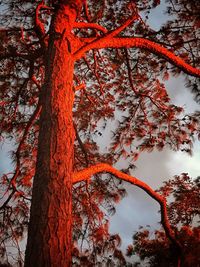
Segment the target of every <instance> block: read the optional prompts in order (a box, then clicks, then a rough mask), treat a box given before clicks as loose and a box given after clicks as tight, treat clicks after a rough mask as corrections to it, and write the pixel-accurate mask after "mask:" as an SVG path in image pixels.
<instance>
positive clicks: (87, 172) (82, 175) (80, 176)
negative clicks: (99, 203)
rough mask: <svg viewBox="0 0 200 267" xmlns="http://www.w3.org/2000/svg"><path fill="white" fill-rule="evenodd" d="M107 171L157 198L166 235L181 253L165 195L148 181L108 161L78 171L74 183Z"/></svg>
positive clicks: (74, 176)
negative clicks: (141, 179) (127, 172)
mask: <svg viewBox="0 0 200 267" xmlns="http://www.w3.org/2000/svg"><path fill="white" fill-rule="evenodd" d="M102 172H107V173H110V174H112V175H114V176H116V177H117V178H119V179H121V180H124V181H126V182H129V183H131V184H133V185H135V186H137V187H139V188H141V189H143V190H144V191H145V192H146V193H147V194H148V195H149V196H151V197H152V198H153V199H154V200H156V201H157V202H158V203H159V205H160V208H161V223H162V225H163V228H164V230H165V233H166V236H167V237H168V238H169V239H170V240H171V242H172V243H173V245H174V246H175V247H176V249H177V250H178V252H179V254H181V245H180V243H179V242H178V241H177V240H176V238H175V234H174V232H173V230H172V228H171V226H170V222H169V219H168V215H167V206H166V200H165V198H164V197H163V196H161V195H160V194H158V193H157V192H155V191H154V190H153V189H152V188H151V187H150V186H149V185H147V184H146V183H144V182H142V181H140V180H139V179H137V178H135V177H132V176H130V175H128V174H126V173H123V172H121V171H119V170H117V169H115V168H113V167H112V166H110V165H109V164H106V163H100V164H97V165H93V166H90V167H89V168H86V169H84V170H82V171H79V172H76V173H74V174H73V183H74V184H75V183H78V182H81V181H84V180H88V179H90V177H91V176H92V175H94V174H97V173H102Z"/></svg>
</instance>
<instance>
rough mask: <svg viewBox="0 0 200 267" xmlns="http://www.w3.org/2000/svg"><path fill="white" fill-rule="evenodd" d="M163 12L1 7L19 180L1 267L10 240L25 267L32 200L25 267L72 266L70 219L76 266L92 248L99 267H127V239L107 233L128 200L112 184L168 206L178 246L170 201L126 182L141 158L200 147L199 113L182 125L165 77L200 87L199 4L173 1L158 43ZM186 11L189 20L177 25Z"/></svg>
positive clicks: (79, 5)
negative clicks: (197, 141) (154, 19)
mask: <svg viewBox="0 0 200 267" xmlns="http://www.w3.org/2000/svg"><path fill="white" fill-rule="evenodd" d="M157 5H159V1H148V3H146V1H135V2H133V1H117V0H115V1H113V0H112V1H111V0H108V1H103V0H102V1H98V3H96V1H78V0H76V1H70V0H66V1H50V0H49V1H43V2H39V1H35V2H33V1H30V0H27V1H24V0H17V1H7V0H3V1H2V9H1V11H2V14H3V19H2V20H1V25H2V26H1V39H2V43H1V54H0V61H1V67H2V68H1V69H2V72H1V85H2V86H1V102H0V104H1V105H0V112H1V118H0V120H1V139H2V141H4V140H12V143H13V144H15V146H14V147H15V149H14V150H13V152H12V153H11V156H12V159H13V163H14V170H13V171H11V172H10V173H7V174H4V175H3V176H2V179H1V188H2V192H3V198H2V200H1V201H2V205H1V216H2V223H1V226H2V227H1V228H2V230H1V231H2V235H1V238H2V239H1V254H2V256H4V255H6V247H7V244H8V242H11V240H12V242H13V244H14V245H15V246H16V248H17V250H18V252H19V253H18V256H17V260H18V263H19V264H22V262H23V256H22V254H21V252H20V248H19V243H18V242H19V240H20V239H21V238H22V237H23V236H24V233H25V232H26V228H27V224H28V220H29V206H30V201H31V206H32V208H31V218H30V224H29V233H28V246H27V252H26V264H25V266H35V262H36V261H37V265H38V266H59V265H61V266H70V265H71V248H72V246H71V243H72V240H71V226H72V215H73V240H74V244H76V246H75V248H74V255H75V256H76V259H77V260H78V261H85V260H86V257H85V255H87V254H85V253H86V252H85V250H86V249H87V250H88V253H89V255H90V257H87V258H89V261H90V262H91V264H97V263H98V261H99V257H103V255H105V257H106V259H105V260H108V261H110V260H111V259H109V257H107V256H106V254H105V252H106V251H107V252H109V251H112V252H113V251H114V252H115V253H114V255H115V260H117V261H118V260H119V261H121V262H123V261H124V259H123V255H122V254H121V253H120V251H119V250H118V248H117V245H118V244H119V237H118V236H110V235H109V232H108V217H107V213H112V212H113V210H114V206H113V205H114V203H115V202H118V201H119V200H120V198H121V197H123V196H124V194H125V191H124V189H123V188H122V185H121V184H120V183H119V182H118V183H117V182H116V180H115V178H114V177H118V178H120V179H122V180H125V181H129V182H130V183H133V184H135V185H137V186H139V187H141V188H142V189H144V190H145V191H146V192H147V193H148V194H150V195H151V196H152V197H153V198H154V199H156V200H157V201H158V202H159V203H160V205H161V214H162V223H163V225H164V228H165V230H166V233H167V236H168V237H169V238H170V239H171V241H172V243H174V245H175V246H176V247H177V246H178V247H179V244H178V243H177V242H176V239H175V236H174V233H173V231H172V229H171V228H170V225H169V224H168V220H167V214H166V206H165V199H164V198H163V197H162V196H160V195H159V194H157V193H155V192H154V191H153V190H152V189H151V188H149V187H148V186H147V185H146V184H144V183H143V182H141V181H139V180H137V179H136V178H133V177H131V176H130V175H129V171H131V169H132V168H133V167H134V161H135V160H136V159H137V157H138V155H139V153H140V152H142V151H144V150H147V151H152V150H153V149H154V148H158V149H163V147H165V146H169V147H170V148H172V149H174V150H177V149H182V150H185V151H187V152H189V153H190V152H191V146H192V140H193V136H194V134H199V126H198V121H199V114H198V113H196V114H195V115H187V116H185V115H181V112H182V108H180V107H176V106H175V105H173V104H172V103H171V102H170V98H169V96H168V94H167V92H166V89H165V85H164V83H163V81H162V80H161V79H160V78H158V77H159V75H161V76H162V77H163V79H164V80H166V79H167V78H168V76H169V74H171V73H172V74H174V75H178V74H179V72H180V70H182V71H184V72H185V73H187V74H190V75H192V76H193V77H194V78H192V80H190V81H189V82H188V85H189V86H192V87H194V86H195V88H196V85H197V78H196V77H199V76H200V72H199V70H198V69H197V68H196V66H198V63H199V57H198V53H199V51H198V41H199V39H198V38H199V36H197V31H196V29H197V26H196V25H198V21H199V20H198V14H196V13H194V12H193V13H189V14H190V17H191V18H192V19H191V20H189V19H188V16H187V14H188V13H187V12H190V10H191V8H192V7H193V6H192V5H190V4H188V3H186V2H185V1H169V4H168V5H169V8H168V11H169V15H170V16H171V15H172V16H171V20H173V21H170V22H168V23H167V24H166V25H165V26H163V27H162V28H161V29H160V30H159V31H158V32H155V31H153V30H152V29H151V28H150V27H149V25H148V13H149V12H150V10H151V9H152V8H155V7H156V6H157ZM177 7H178V9H177ZM196 7H197V8H199V4H196ZM180 8H181V10H183V11H184V12H183V15H182V16H181V17H180V18H179V17H178V19H177V16H179V14H180V13H179V12H177V10H179V9H180ZM121 14H123V17H122V15H121ZM144 14H146V16H147V17H146V19H143V18H142V17H144V16H143V15H144ZM141 16H142V17H141ZM188 24H189V26H188ZM188 27H189V28H190V29H191V27H192V28H193V31H191V30H190V31H188V30H187V29H188ZM176 28H178V30H177V31H176ZM175 42H177V43H175ZM163 45H164V46H166V47H167V48H168V49H166V48H164V46H163ZM188 46H189V47H190V49H189V48H188ZM181 58H184V60H183V59H181ZM172 66H173V67H172ZM192 66H194V67H192ZM196 92H198V89H197V88H196ZM197 95H198V93H197ZM114 119H115V121H114ZM110 125H112V135H113V136H110V138H109V140H108V145H107V147H105V148H101V149H100V148H99V141H98V138H97V137H98V136H103V135H105V134H106V129H108V130H109V128H110V127H108V126H110ZM38 134H39V139H38ZM36 154H37V155H38V156H37V166H36V168H35V165H36ZM122 159H123V160H124V159H126V160H127V163H128V168H127V169H126V170H124V172H120V171H117V170H116V169H114V168H113V167H112V166H114V165H115V164H116V163H117V162H119V161H120V160H122ZM105 162H106V164H105ZM102 172H106V173H109V175H104V176H102V175H101V173H102ZM125 172H126V173H125ZM92 175H93V176H94V177H95V179H94V180H91V181H90V180H89V178H90V176H92ZM33 177H34V186H33V191H32V179H33ZM72 179H73V180H72ZM84 181H86V182H84ZM72 183H73V184H74V185H73V187H72ZM31 191H32V198H31ZM72 195H73V208H72ZM36 222H37V223H36ZM107 240H109V241H110V242H107ZM102 244H103V246H102ZM30 247H31V248H32V249H30ZM102 248H104V249H102ZM77 264H79V263H77ZM85 264H86V263H85ZM87 264H88V263H87ZM120 264H122V263H120Z"/></svg>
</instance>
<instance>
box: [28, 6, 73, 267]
mask: <svg viewBox="0 0 200 267" xmlns="http://www.w3.org/2000/svg"><path fill="white" fill-rule="evenodd" d="M62 19H63V14H62V10H61V11H58V13H57V15H56V16H55V18H54V20H53V23H52V27H51V31H52V32H51V39H50V41H49V48H48V56H47V63H46V65H47V66H46V82H45V86H44V90H43V92H42V94H41V98H40V101H41V105H42V113H41V118H40V133H39V144H38V158H37V166H36V175H35V178H34V183H33V194H32V205H31V214H30V223H29V231H28V242H27V249H26V256H25V267H36V266H37V267H58V266H59V267H69V266H71V242H72V229H71V227H72V168H73V157H74V151H73V144H74V137H75V136H74V128H73V122H72V108H73V98H74V92H73V89H72V80H73V69H74V63H73V60H72V58H71V56H70V48H69V44H68V42H67V41H66V39H65V38H63V31H64V28H63V27H64V26H62V24H63V23H62V22H63V21H62Z"/></svg>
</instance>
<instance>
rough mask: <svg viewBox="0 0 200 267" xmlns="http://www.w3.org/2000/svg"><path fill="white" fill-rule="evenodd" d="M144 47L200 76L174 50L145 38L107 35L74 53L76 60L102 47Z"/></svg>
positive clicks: (199, 74) (185, 70)
mask: <svg viewBox="0 0 200 267" xmlns="http://www.w3.org/2000/svg"><path fill="white" fill-rule="evenodd" d="M133 47H136V48H142V49H145V50H148V51H150V52H152V53H153V54H155V55H158V56H161V57H162V58H165V59H166V60H167V61H168V62H170V63H171V64H173V65H175V66H176V67H178V68H179V69H181V70H182V71H184V72H185V73H187V74H189V75H192V76H196V77H200V70H199V69H197V68H194V67H192V66H191V65H190V64H188V63H186V62H185V61H184V60H183V59H181V58H180V57H178V56H176V55H175V54H174V53H173V52H171V51H169V50H168V49H166V48H165V47H163V46H161V45H159V44H157V43H155V42H152V41H150V40H148V39H145V38H137V37H130V38H129V37H119V38H117V37H116V38H114V37H113V38H111V37H110V36H105V37H102V38H98V39H96V40H94V41H93V42H91V43H89V44H86V45H85V46H83V47H82V48H80V49H79V50H78V51H76V52H75V53H74V58H75V60H78V59H80V58H81V57H82V56H83V55H84V54H85V53H86V52H87V51H89V50H91V49H102V48H133Z"/></svg>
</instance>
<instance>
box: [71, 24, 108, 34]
mask: <svg viewBox="0 0 200 267" xmlns="http://www.w3.org/2000/svg"><path fill="white" fill-rule="evenodd" d="M73 28H79V29H82V28H85V29H95V30H98V31H101V32H103V33H107V29H106V28H104V27H103V26H101V25H99V24H96V23H87V22H75V23H74V24H73Z"/></svg>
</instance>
